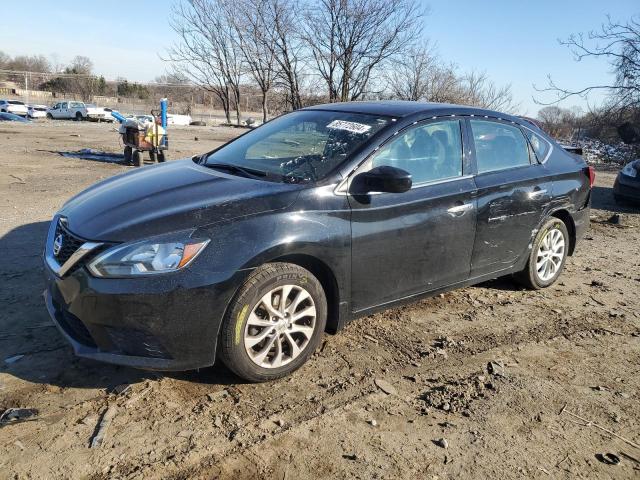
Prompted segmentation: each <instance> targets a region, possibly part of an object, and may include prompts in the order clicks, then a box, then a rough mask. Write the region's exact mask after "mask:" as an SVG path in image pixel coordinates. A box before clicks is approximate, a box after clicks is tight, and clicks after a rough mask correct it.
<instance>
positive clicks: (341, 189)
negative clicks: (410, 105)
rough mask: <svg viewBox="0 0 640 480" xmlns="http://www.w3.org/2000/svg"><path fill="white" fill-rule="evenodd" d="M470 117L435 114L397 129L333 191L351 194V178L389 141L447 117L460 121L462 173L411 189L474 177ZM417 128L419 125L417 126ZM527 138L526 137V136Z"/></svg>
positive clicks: (414, 185)
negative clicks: (468, 127)
mask: <svg viewBox="0 0 640 480" xmlns="http://www.w3.org/2000/svg"><path fill="white" fill-rule="evenodd" d="M466 117H468V115H438V116H433V117H429V118H423V119H421V120H416V121H414V122H412V123H410V124H409V125H405V126H404V127H402V128H400V129H399V130H396V131H395V132H393V134H392V135H390V136H388V137H387V138H385V139H384V141H382V142H381V143H380V144H379V145H378V146H376V148H375V149H373V151H372V152H371V153H370V154H369V155H368V156H367V157H366V158H365V159H364V160H363V161H362V162H360V163H359V164H358V165H356V166H355V167H354V168H353V169H352V170H351V172H349V174H348V175H346V176H345V178H344V179H343V180H342V181H341V182H339V183H338V185H337V186H336V188H335V189H334V191H333V193H334V194H336V195H345V196H348V195H349V184H350V182H351V180H352V179H353V177H355V176H356V175H358V174H359V173H362V172H363V171H366V169H367V168H370V167H368V166H370V165H371V161H372V160H373V157H374V156H375V155H376V154H377V153H378V151H379V150H380V149H381V148H382V147H384V146H385V145H386V144H387V143H389V142H391V141H393V139H395V138H396V136H398V135H399V134H401V133H404V132H406V131H407V130H409V129H410V128H414V127H416V125H418V124H428V123H435V122H438V121H443V120H446V119H449V120H457V121H458V125H459V126H460V146H461V156H460V160H461V161H462V175H459V176H456V177H447V178H442V179H438V180H431V181H428V182H420V183H414V184H412V185H411V190H413V189H414V188H422V187H427V186H431V185H437V184H439V183H449V182H454V181H456V180H463V179H469V178H472V177H473V173H472V172H469V171H467V170H469V166H468V165H467V162H466V160H467V155H468V154H467V153H466V151H465V148H466V146H468V143H467V142H468V139H467V137H466V136H465V124H464V122H465V118H466ZM416 128H417V127H416ZM525 139H526V137H525ZM383 193H389V192H369V193H368V194H367V195H380V194H383Z"/></svg>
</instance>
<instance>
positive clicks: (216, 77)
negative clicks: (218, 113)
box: [166, 0, 243, 124]
mask: <svg viewBox="0 0 640 480" xmlns="http://www.w3.org/2000/svg"><path fill="white" fill-rule="evenodd" d="M233 8H234V5H233V4H232V2H231V0H183V1H181V2H180V3H178V4H176V5H174V7H173V12H172V18H171V19H170V24H171V28H172V29H173V30H174V31H175V32H176V33H177V34H178V37H179V41H178V42H177V43H176V44H175V45H174V46H173V47H171V48H170V49H169V50H168V52H167V58H166V60H168V61H171V62H173V66H174V69H175V70H176V73H178V74H181V75H184V76H186V77H188V78H189V79H191V80H192V81H193V82H194V83H195V84H197V85H199V86H201V87H202V88H203V89H205V90H207V91H208V92H211V93H213V94H214V95H216V96H217V97H218V99H219V100H220V102H221V103H222V108H223V110H224V113H225V117H226V119H227V123H231V109H232V108H235V113H236V121H237V123H238V124H240V80H241V78H242V68H243V65H242V54H241V52H240V49H239V48H238V44H237V42H235V41H234V36H235V34H236V30H235V27H234V22H233V15H234V11H233Z"/></svg>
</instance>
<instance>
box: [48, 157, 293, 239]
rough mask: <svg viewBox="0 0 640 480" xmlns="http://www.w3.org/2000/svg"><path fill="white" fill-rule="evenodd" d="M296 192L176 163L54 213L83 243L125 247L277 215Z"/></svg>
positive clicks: (105, 185)
mask: <svg viewBox="0 0 640 480" xmlns="http://www.w3.org/2000/svg"><path fill="white" fill-rule="evenodd" d="M300 189H301V186H300V185H291V184H283V183H274V182H267V181H262V180H254V179H250V178H244V177H238V176H233V175H228V174H226V173H222V172H220V171H218V170H213V169H210V168H206V167H203V166H201V165H197V164H195V163H193V162H192V161H191V160H177V161H173V162H169V163H165V164H161V165H156V166H150V167H145V168H141V169H138V170H136V171H133V172H129V173H125V174H122V175H117V176H115V177H111V178H110V179H108V180H105V181H103V182H100V183H97V184H95V185H93V186H92V187H89V188H88V189H87V190H85V191H83V192H82V193H80V194H78V195H76V196H75V197H73V198H72V199H71V200H69V201H68V202H67V203H66V204H65V205H64V206H63V207H62V209H61V210H60V212H58V213H59V214H60V215H62V216H64V217H66V218H67V227H68V228H69V230H70V231H71V232H73V233H74V234H76V235H78V236H80V237H82V238H85V239H88V240H95V241H104V242H124V241H130V240H137V239H140V238H145V237H149V236H152V235H159V234H163V233H168V232H174V231H179V230H187V229H191V228H197V227H204V226H206V225H211V224H213V223H217V222H222V221H228V220H233V219H235V218H239V217H243V216H247V215H255V214H258V213H264V212H268V211H273V210H280V209H283V208H286V207H287V206H289V205H290V204H291V203H293V202H294V201H295V199H296V198H297V196H298V193H299V191H300Z"/></svg>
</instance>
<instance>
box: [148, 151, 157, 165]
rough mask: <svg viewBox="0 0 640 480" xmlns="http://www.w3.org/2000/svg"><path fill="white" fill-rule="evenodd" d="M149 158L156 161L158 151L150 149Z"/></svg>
mask: <svg viewBox="0 0 640 480" xmlns="http://www.w3.org/2000/svg"><path fill="white" fill-rule="evenodd" d="M149 160H151V163H156V153H155V152H154V151H152V150H149Z"/></svg>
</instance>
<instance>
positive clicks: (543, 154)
mask: <svg viewBox="0 0 640 480" xmlns="http://www.w3.org/2000/svg"><path fill="white" fill-rule="evenodd" d="M525 132H526V135H527V138H528V139H529V143H530V144H531V146H532V147H533V151H534V153H535V154H536V158H537V159H538V160H539V161H541V162H542V161H544V159H545V158H547V154H548V153H549V150H551V145H549V142H547V141H546V140H545V139H544V138H542V136H541V135H538V134H537V133H534V132H532V131H531V130H527V129H525Z"/></svg>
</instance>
